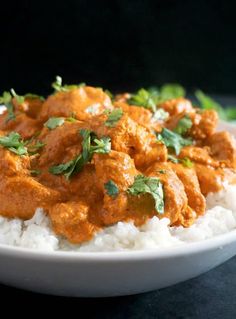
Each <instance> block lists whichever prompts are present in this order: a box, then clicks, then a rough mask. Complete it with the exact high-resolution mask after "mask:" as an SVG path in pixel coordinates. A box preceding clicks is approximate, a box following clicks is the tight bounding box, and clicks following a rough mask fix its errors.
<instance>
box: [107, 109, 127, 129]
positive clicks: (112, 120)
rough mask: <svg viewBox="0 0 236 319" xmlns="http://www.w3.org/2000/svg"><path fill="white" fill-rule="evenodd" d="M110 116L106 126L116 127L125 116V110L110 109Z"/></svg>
mask: <svg viewBox="0 0 236 319" xmlns="http://www.w3.org/2000/svg"><path fill="white" fill-rule="evenodd" d="M106 114H108V118H107V120H106V122H105V126H108V127H114V126H115V125H116V123H117V122H118V121H119V120H120V119H121V117H122V116H123V110H122V109H118V108H117V109H114V110H113V111H108V113H106Z"/></svg>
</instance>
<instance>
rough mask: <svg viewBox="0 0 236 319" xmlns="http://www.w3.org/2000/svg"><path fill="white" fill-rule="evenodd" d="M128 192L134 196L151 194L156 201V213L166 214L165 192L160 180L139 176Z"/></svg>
mask: <svg viewBox="0 0 236 319" xmlns="http://www.w3.org/2000/svg"><path fill="white" fill-rule="evenodd" d="M127 192H128V193H129V194H131V195H133V196H138V195H141V194H150V195H151V196H152V198H153V199H154V201H155V209H156V211H157V212H158V213H159V214H163V213H164V192H163V186H162V183H161V182H160V180H159V178H157V177H146V176H144V175H137V176H136V177H135V180H134V183H133V185H132V186H131V187H129V188H128V189H127Z"/></svg>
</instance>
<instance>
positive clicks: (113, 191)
mask: <svg viewBox="0 0 236 319" xmlns="http://www.w3.org/2000/svg"><path fill="white" fill-rule="evenodd" d="M104 187H105V189H106V191H107V195H109V196H111V197H115V196H117V195H118V194H119V188H118V186H117V185H116V184H115V183H114V182H113V181H112V180H109V181H108V182H107V183H105V184H104Z"/></svg>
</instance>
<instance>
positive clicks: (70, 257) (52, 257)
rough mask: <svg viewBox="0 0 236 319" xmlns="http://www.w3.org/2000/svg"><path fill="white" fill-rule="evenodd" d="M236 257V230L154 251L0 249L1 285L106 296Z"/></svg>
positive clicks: (159, 284)
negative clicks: (80, 251) (96, 251)
mask: <svg viewBox="0 0 236 319" xmlns="http://www.w3.org/2000/svg"><path fill="white" fill-rule="evenodd" d="M235 254H236V230H234V231H231V232H230V233H227V234H225V235H220V236H217V237H215V238H212V239H208V240H205V241H202V242H198V243H191V244H186V245H183V246H179V247H175V248H165V249H161V250H150V251H131V252H107V253H78V252H54V253H44V252H37V251H34V250H31V249H23V248H14V247H8V246H3V245H1V246H0V258H1V263H0V281H1V282H2V283H4V284H7V285H11V286H14V287H19V288H24V289H27V290H32V291H37V292H41V293H47V294H54V295H61V296H79V297H108V296H122V295H130V294H136V293H141V292H146V291H151V290H155V289H159V288H164V287H167V286H170V285H173V284H176V283H178V282H181V281H184V280H187V279H190V278H193V277H196V276H198V275H200V274H202V273H204V272H206V271H208V270H210V269H212V268H214V267H216V266H218V265H220V264H221V263H223V262H225V261H226V260H228V259H229V258H231V257H233V256H234V255H235Z"/></svg>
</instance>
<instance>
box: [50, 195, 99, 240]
mask: <svg viewBox="0 0 236 319" xmlns="http://www.w3.org/2000/svg"><path fill="white" fill-rule="evenodd" d="M49 216H50V219H51V221H52V227H53V230H54V231H55V233H56V234H57V235H61V236H64V237H66V238H67V239H68V240H69V241H70V242H71V243H74V244H79V243H81V242H84V241H87V240H90V239H91V238H92V237H93V235H94V232H95V231H97V230H98V229H99V228H98V227H97V226H96V225H94V224H92V223H90V222H89V220H88V217H89V206H88V205H87V204H85V203H84V202H83V201H77V202H67V203H58V204H56V205H54V206H52V207H51V208H50V209H49Z"/></svg>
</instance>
